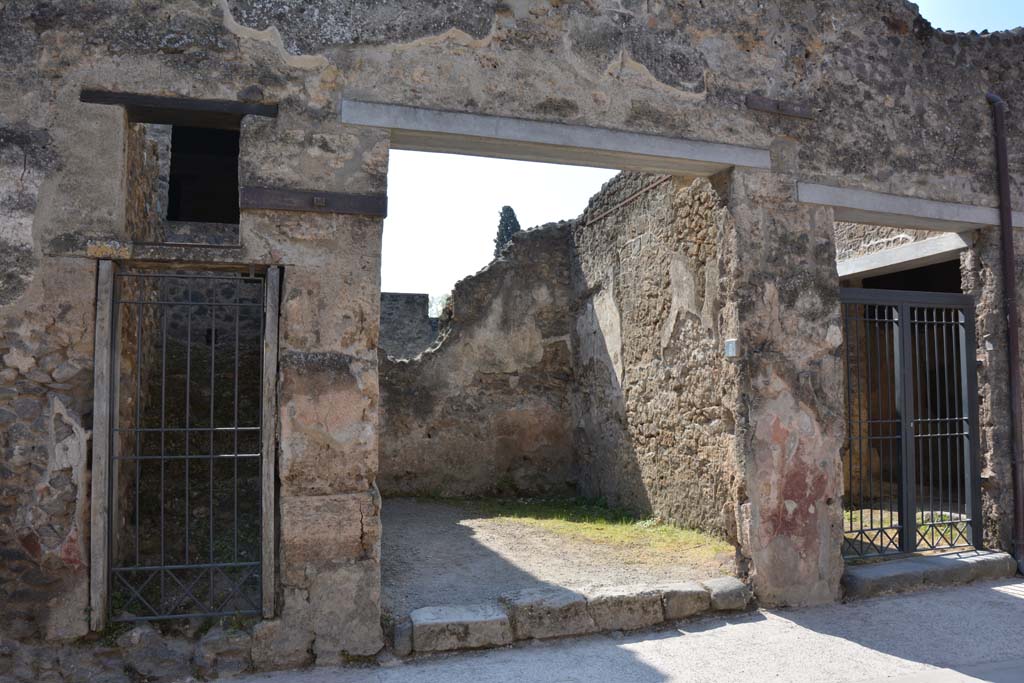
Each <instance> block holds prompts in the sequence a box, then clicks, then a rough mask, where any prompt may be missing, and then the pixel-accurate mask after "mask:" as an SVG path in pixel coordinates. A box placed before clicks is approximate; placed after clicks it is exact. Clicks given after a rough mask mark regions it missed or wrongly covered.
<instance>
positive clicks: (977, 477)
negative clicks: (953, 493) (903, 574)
mask: <svg viewBox="0 0 1024 683" xmlns="http://www.w3.org/2000/svg"><path fill="white" fill-rule="evenodd" d="M961 316H962V317H963V318H965V319H964V320H963V323H964V324H963V325H961V326H960V358H961V364H962V366H963V372H964V387H963V394H962V396H963V398H962V401H963V404H964V415H965V417H966V418H967V419H966V420H965V424H964V432H966V433H967V436H966V438H965V439H964V451H965V453H964V489H965V507H966V509H967V510H966V511H967V513H968V514H969V515H970V516H971V545H973V546H974V547H975V548H981V547H982V546H983V541H984V538H983V536H982V532H981V459H980V457H979V453H980V450H979V449H980V441H981V437H980V435H979V434H978V419H979V418H978V367H977V362H976V360H975V356H976V354H977V348H978V347H977V346H976V343H977V342H976V340H975V336H974V335H975V333H974V320H975V317H974V305H973V304H972V305H970V306H968V307H966V308H965V309H964V311H963V313H961Z"/></svg>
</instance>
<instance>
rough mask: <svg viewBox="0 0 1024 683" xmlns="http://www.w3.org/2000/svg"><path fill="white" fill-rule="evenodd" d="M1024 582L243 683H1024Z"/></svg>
mask: <svg viewBox="0 0 1024 683" xmlns="http://www.w3.org/2000/svg"><path fill="white" fill-rule="evenodd" d="M1021 634H1024V583H1022V580H1021V579H1020V577H1018V578H1017V579H1016V580H1009V581H997V582H986V583H978V584H975V585H972V586H961V587H958V588H950V589H935V590H925V591H921V592H918V593H911V594H907V595H900V596H894V597H884V598H875V599H871V600H862V601H859V602H854V603H850V604H845V605H844V604H833V605H825V606H822V607H812V608H804V609H792V610H762V611H760V612H753V613H746V614H740V615H735V616H714V617H706V618H703V619H698V620H695V621H691V622H684V623H681V624H679V626H678V627H677V628H670V629H661V630H657V631H649V632H646V633H636V634H630V635H627V636H625V637H623V636H621V635H619V636H618V637H616V636H614V635H598V636H587V637H584V638H567V639H562V640H550V641H540V642H538V643H523V644H521V645H518V646H515V647H510V648H504V649H499V650H488V651H484V652H474V653H463V654H454V655H446V656H433V657H419V658H416V659H414V660H412V661H410V662H407V663H399V662H396V661H394V660H385V661H389V664H390V665H389V666H384V667H367V668H362V669H326V668H324V669H313V670H311V671H303V672H287V673H285V672H282V673H278V674H263V675H259V676H253V677H251V678H243V679H234V680H237V681H238V682H239V683H436V682H440V681H443V682H444V683H503V682H504V681H530V683H603V682H604V681H609V682H614V683H623V682H627V681H628V682H629V683H684V682H685V683H689V682H691V681H692V682H694V683H704V682H707V683H721V682H722V681H750V682H752V683H754V682H759V681H780V682H788V681H794V682H799V683H817V682H819V681H820V682H822V683H825V682H828V683H833V682H835V683H840V682H848V683H854V682H858V681H871V682H875V681H888V683H966V682H968V681H970V682H972V683H977V682H979V681H987V682H989V683H1020V681H1024V653H1022V651H1021V643H1022V642H1024V640H1022V638H1024V636H1022V635H1021Z"/></svg>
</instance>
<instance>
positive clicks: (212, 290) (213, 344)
mask: <svg viewBox="0 0 1024 683" xmlns="http://www.w3.org/2000/svg"><path fill="white" fill-rule="evenodd" d="M208 287H209V297H210V421H209V424H208V425H207V426H208V427H209V428H210V452H209V458H208V460H207V466H208V467H209V475H210V476H209V485H208V487H207V489H206V493H207V501H208V502H207V506H208V517H209V518H210V522H209V532H210V540H209V545H210V547H209V548H208V552H207V556H208V557H209V559H208V560H207V561H208V562H209V563H210V564H211V565H212V564H213V517H214V515H213V463H214V457H213V451H214V446H215V444H214V438H213V437H214V433H215V432H214V420H215V419H216V418H215V414H214V397H215V395H216V392H217V388H216V355H217V314H216V307H215V306H214V302H215V300H216V292H217V280H210V281H208ZM209 572H210V592H209V593H207V594H206V599H207V600H209V601H210V604H209V607H210V611H211V612H212V611H214V610H216V609H217V607H216V601H215V600H214V596H213V574H214V570H213V567H212V566H211V567H210V568H209Z"/></svg>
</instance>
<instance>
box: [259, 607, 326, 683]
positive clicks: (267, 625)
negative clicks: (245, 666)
mask: <svg viewBox="0 0 1024 683" xmlns="http://www.w3.org/2000/svg"><path fill="white" fill-rule="evenodd" d="M287 597H288V596H286V601H287ZM285 604H286V607H287V602H286V603H285ZM312 644H313V633H312V631H310V630H309V628H308V627H304V626H299V625H298V624H296V623H294V622H293V621H292V620H286V619H273V620H269V621H261V622H259V623H258V624H256V626H255V627H254V628H253V631H252V663H253V665H254V666H255V667H256V668H257V669H259V670H266V669H297V668H299V667H303V666H309V665H310V664H312V663H313V653H312V652H310V646H311V645H312Z"/></svg>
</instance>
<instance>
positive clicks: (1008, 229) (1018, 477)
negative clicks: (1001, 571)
mask: <svg viewBox="0 0 1024 683" xmlns="http://www.w3.org/2000/svg"><path fill="white" fill-rule="evenodd" d="M988 101H989V104H991V105H992V120H993V123H994V124H995V134H996V168H997V171H998V174H999V235H1000V238H1001V247H1002V248H1001V251H1002V264H1003V306H1004V307H1005V309H1006V326H1007V330H1006V338H1007V352H1008V353H1009V357H1010V365H1009V371H1010V372H1009V374H1010V444H1011V446H1012V453H1013V460H1012V461H1011V463H1012V465H1011V472H1012V476H1013V498H1014V500H1013V556H1014V557H1015V558H1016V560H1017V564H1018V566H1019V567H1021V568H1022V569H1024V455H1022V448H1021V389H1020V339H1019V332H1020V327H1019V322H1018V318H1017V259H1016V256H1015V255H1014V249H1013V217H1012V211H1011V209H1010V167H1009V166H1010V165H1009V161H1008V159H1007V152H1006V112H1007V109H1008V107H1007V106H1006V102H1005V101H1004V100H1003V98H1001V97H999V95H996V94H994V93H989V94H988Z"/></svg>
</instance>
